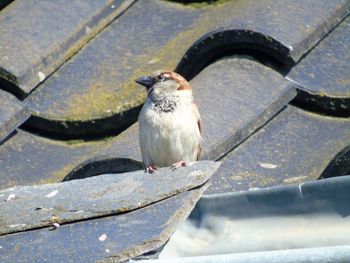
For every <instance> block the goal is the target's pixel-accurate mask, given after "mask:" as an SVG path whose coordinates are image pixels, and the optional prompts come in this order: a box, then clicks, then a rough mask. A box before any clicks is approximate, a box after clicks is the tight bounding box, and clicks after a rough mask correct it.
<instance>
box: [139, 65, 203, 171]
mask: <svg viewBox="0 0 350 263" xmlns="http://www.w3.org/2000/svg"><path fill="white" fill-rule="evenodd" d="M136 83H138V84H140V85H142V86H145V87H146V89H147V100H146V102H145V104H144V105H143V107H142V110H141V112H140V115H139V118H138V121H139V126H140V130H139V132H140V134H139V136H140V145H141V153H142V161H143V163H144V165H145V168H146V171H147V172H150V173H152V172H154V171H155V170H157V167H164V166H170V165H172V168H173V169H176V168H178V167H181V166H186V163H187V162H193V161H197V160H198V159H199V156H200V152H201V147H200V143H201V140H202V136H201V126H202V125H201V118H200V115H199V112H198V108H197V106H196V104H195V103H194V100H193V96H192V88H191V85H190V84H189V83H188V82H187V81H186V80H185V79H184V78H183V77H181V76H180V75H179V74H177V73H175V72H172V71H156V72H154V73H153V74H152V75H150V76H147V77H140V78H139V79H137V80H136Z"/></svg>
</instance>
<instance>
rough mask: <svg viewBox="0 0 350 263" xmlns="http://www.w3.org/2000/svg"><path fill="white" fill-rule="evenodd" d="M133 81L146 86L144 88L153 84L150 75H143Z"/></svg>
mask: <svg viewBox="0 0 350 263" xmlns="http://www.w3.org/2000/svg"><path fill="white" fill-rule="evenodd" d="M135 81H136V83H138V84H140V85H142V86H144V87H146V89H149V88H151V87H152V86H153V84H154V80H153V79H152V78H151V77H145V76H143V77H140V78H138V79H137V80H135Z"/></svg>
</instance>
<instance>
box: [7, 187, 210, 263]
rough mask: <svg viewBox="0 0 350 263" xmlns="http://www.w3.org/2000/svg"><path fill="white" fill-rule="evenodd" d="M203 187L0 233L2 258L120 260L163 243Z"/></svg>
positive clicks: (62, 260)
mask: <svg viewBox="0 0 350 263" xmlns="http://www.w3.org/2000/svg"><path fill="white" fill-rule="evenodd" d="M204 188H205V187H202V188H199V189H195V190H191V191H187V192H184V193H181V194H178V195H176V196H174V197H171V198H168V199H165V200H163V201H160V202H158V203H155V204H153V205H150V206H147V207H144V208H142V209H137V210H135V211H132V212H129V213H125V214H122V215H118V216H109V217H103V218H98V219H93V220H88V221H82V222H77V223H74V224H65V225H61V226H60V227H59V228H58V229H56V230H53V231H49V230H50V228H43V229H38V230H33V231H25V232H19V233H16V234H10V235H4V236H1V237H0V246H1V251H2V253H1V254H0V261H1V262H13V261H14V260H18V259H19V258H20V259H21V262H78V261H79V262H98V261H114V262H121V261H124V260H127V259H128V258H132V257H136V256H139V255H141V254H143V253H146V252H148V251H151V250H153V249H156V248H159V247H160V246H162V245H163V244H164V243H165V242H166V241H167V240H168V239H169V237H170V235H171V234H172V233H173V232H174V231H175V229H176V228H177V227H178V225H179V223H181V222H182V221H183V220H184V219H185V218H186V217H187V216H188V215H189V213H190V212H191V210H192V209H193V206H194V205H195V203H196V202H197V200H198V199H199V198H200V197H201V195H202V192H203V190H204Z"/></svg>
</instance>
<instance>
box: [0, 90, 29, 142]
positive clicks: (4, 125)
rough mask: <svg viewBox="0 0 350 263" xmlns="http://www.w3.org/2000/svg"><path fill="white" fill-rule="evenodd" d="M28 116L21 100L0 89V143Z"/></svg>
mask: <svg viewBox="0 0 350 263" xmlns="http://www.w3.org/2000/svg"><path fill="white" fill-rule="evenodd" d="M29 116H30V113H29V111H28V110H27V108H26V106H25V105H24V104H23V103H22V102H20V101H19V100H17V99H16V98H15V97H14V96H13V95H11V94H9V93H7V92H5V91H2V90H0V145H1V142H2V141H3V140H4V139H5V138H6V137H7V136H8V135H9V134H10V133H12V132H14V130H15V129H16V128H17V127H18V126H19V125H21V124H22V123H23V122H24V121H25V120H26V119H28V118H29Z"/></svg>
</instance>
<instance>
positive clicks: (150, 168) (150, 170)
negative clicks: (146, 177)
mask: <svg viewBox="0 0 350 263" xmlns="http://www.w3.org/2000/svg"><path fill="white" fill-rule="evenodd" d="M157 170H158V167H157V165H155V164H153V165H150V166H148V167H147V168H146V170H145V173H150V174H151V173H154V172H155V171H157Z"/></svg>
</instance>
